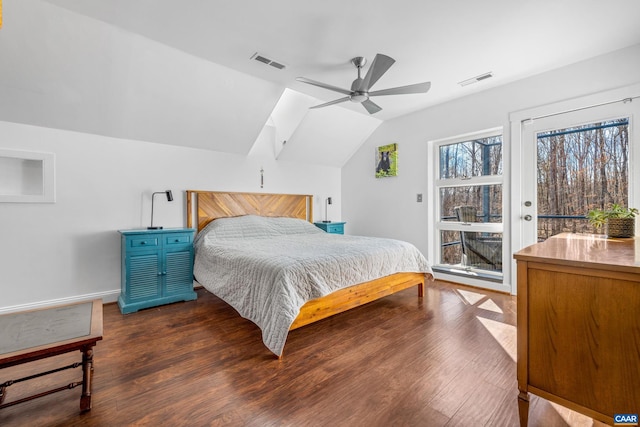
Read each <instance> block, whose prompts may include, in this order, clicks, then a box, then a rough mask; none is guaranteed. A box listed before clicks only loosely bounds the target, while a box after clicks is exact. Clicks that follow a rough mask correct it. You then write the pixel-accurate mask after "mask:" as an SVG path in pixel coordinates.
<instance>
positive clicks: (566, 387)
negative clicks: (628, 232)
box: [514, 234, 640, 426]
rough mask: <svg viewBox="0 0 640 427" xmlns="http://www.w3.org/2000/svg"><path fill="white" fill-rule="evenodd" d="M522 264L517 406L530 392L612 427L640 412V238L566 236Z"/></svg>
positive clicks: (528, 254)
mask: <svg viewBox="0 0 640 427" xmlns="http://www.w3.org/2000/svg"><path fill="white" fill-rule="evenodd" d="M514 257H515V259H516V260H517V263H518V276H517V281H518V389H519V395H518V405H519V412H520V425H521V426H526V425H527V421H528V412H529V393H534V394H535V395H537V396H540V397H543V398H544V399H547V400H549V401H551V402H555V403H558V404H560V405H563V406H565V407H567V408H570V409H572V410H574V411H577V412H580V413H582V414H584V415H587V416H589V417H591V418H594V419H596V420H599V421H602V422H605V423H607V424H610V425H613V423H614V420H613V417H614V415H615V414H629V413H635V414H637V413H638V412H640V238H638V237H636V238H635V239H607V238H605V237H604V236H601V235H582V234H560V235H558V236H554V237H552V238H550V239H548V240H547V241H545V242H543V243H538V244H535V245H532V246H529V247H527V248H525V249H523V250H521V251H519V252H518V253H516V254H515V255H514Z"/></svg>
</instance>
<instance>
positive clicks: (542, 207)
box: [514, 102, 640, 247]
mask: <svg viewBox="0 0 640 427" xmlns="http://www.w3.org/2000/svg"><path fill="white" fill-rule="evenodd" d="M633 104H635V105H633ZM638 104H640V102H626V103H625V102H618V103H615V104H610V105H603V106H598V107H592V108H588V109H584V110H580V111H574V112H570V113H562V114H558V115H554V116H552V117H547V118H543V119H538V120H534V121H533V122H532V123H531V122H530V123H524V124H523V125H522V126H523V138H522V147H521V169H522V181H521V189H520V190H521V191H520V193H519V196H520V197H521V199H520V215H519V217H516V218H515V219H514V221H516V222H517V224H514V227H518V226H519V228H520V231H521V236H522V247H525V246H528V245H530V244H533V243H535V242H539V241H543V240H545V239H547V238H549V237H551V236H553V235H555V234H558V233H562V232H577V233H596V232H602V231H599V230H595V229H594V228H593V227H591V226H590V225H589V222H588V221H587V219H586V215H587V213H588V212H589V210H591V209H595V208H603V207H607V206H609V205H611V204H612V203H619V204H621V205H624V206H632V207H637V206H636V205H635V204H637V203H638V202H639V201H640V197H638V194H637V191H638V187H639V185H638V184H640V183H639V180H638V169H640V168H638V167H636V168H633V165H634V164H636V165H637V164H638V163H637V160H636V161H635V162H634V161H633V160H634V159H637V158H638V151H640V149H639V148H640V147H638V144H640V137H638V129H637V128H638V126H633V119H634V117H635V118H636V120H637V118H638V117H639V115H638ZM634 203H635V204H634Z"/></svg>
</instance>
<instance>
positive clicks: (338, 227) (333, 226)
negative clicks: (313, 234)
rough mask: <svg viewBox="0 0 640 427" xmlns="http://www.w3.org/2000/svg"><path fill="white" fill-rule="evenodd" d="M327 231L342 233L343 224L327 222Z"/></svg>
mask: <svg viewBox="0 0 640 427" xmlns="http://www.w3.org/2000/svg"><path fill="white" fill-rule="evenodd" d="M327 233H333V234H344V224H327Z"/></svg>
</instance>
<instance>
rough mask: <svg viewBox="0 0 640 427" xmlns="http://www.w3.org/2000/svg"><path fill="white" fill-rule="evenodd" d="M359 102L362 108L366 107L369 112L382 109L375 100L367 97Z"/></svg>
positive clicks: (372, 112) (373, 112)
mask: <svg viewBox="0 0 640 427" xmlns="http://www.w3.org/2000/svg"><path fill="white" fill-rule="evenodd" d="M361 104H362V106H363V107H364V108H366V110H367V111H368V112H369V114H375V113H377V112H378V111H380V110H382V108H380V106H379V105H378V104H376V103H375V102H373V101H371V100H369V99H365V100H364V101H362V102H361Z"/></svg>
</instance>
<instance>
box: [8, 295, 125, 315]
mask: <svg viewBox="0 0 640 427" xmlns="http://www.w3.org/2000/svg"><path fill="white" fill-rule="evenodd" d="M119 296H120V289H116V290H112V291H104V292H95V293H92V294H84V295H76V296H73V297H66V298H57V299H53V300H48V301H38V302H33V303H28V304H19V305H11V306H8V307H0V314H7V313H15V312H19V311H27V310H37V309H41V308H47V307H53V306H56V305H65V304H73V303H75V302H83V301H91V300H94V299H101V300H102V302H103V303H104V304H106V303H110V302H116V301H117V300H118V297H119Z"/></svg>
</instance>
